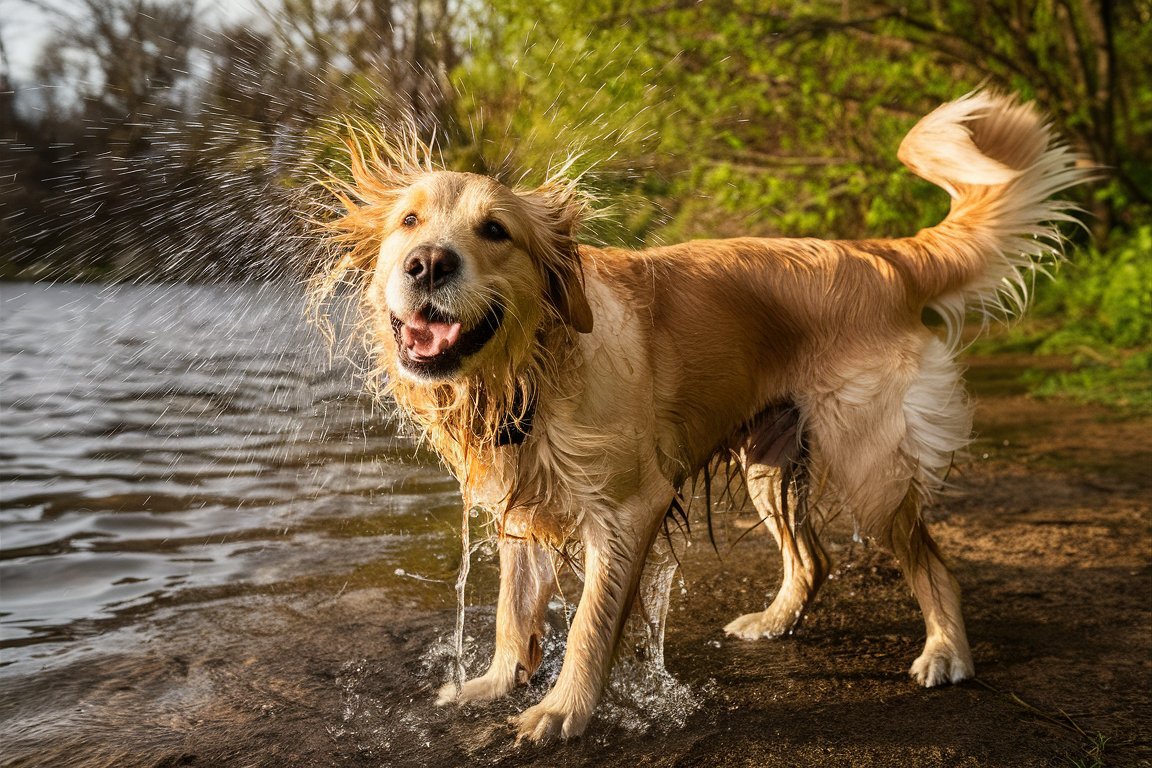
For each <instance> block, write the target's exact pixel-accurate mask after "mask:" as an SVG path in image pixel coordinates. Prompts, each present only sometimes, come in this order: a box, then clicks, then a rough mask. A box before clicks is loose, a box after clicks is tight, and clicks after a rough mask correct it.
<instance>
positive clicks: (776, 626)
mask: <svg viewBox="0 0 1152 768" xmlns="http://www.w3.org/2000/svg"><path fill="white" fill-rule="evenodd" d="M775 605H776V604H775V603H773V604H772V605H771V606H769V607H768V610H766V611H761V612H760V613H748V614H745V615H743V616H741V617H740V618H738V619H735V620H734V621H731V622H729V623H728V625H727V626H725V627H724V631H725V632H726V633H727V634H729V635H732V636H733V637H739V638H740V639H742V640H760V639H763V638H768V639H771V638H776V637H783V636H784V635H786V634H788V633H789V632H790V631H791V630H792V628H793V627H794V626H796V623H797V622H798V621H799V620H800V612H799V611H798V610H793V611H777V610H773V608H774V607H775Z"/></svg>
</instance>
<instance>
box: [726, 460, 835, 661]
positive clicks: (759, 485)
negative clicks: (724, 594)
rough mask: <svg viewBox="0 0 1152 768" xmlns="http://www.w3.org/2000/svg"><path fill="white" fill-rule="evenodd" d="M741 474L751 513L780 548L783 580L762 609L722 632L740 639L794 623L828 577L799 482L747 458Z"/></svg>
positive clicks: (782, 630) (775, 633) (778, 631)
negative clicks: (753, 510)
mask: <svg viewBox="0 0 1152 768" xmlns="http://www.w3.org/2000/svg"><path fill="white" fill-rule="evenodd" d="M744 476H745V479H746V483H747V485H748V495H749V497H751V499H752V503H753V504H755V505H756V511H757V512H758V513H759V514H760V518H761V519H762V520H763V521H764V525H765V526H767V528H768V530H769V531H771V533H772V537H773V538H774V539H776V544H777V545H778V546H779V547H780V556H781V558H782V559H783V561H784V578H783V580H782V581H781V583H780V589H779V591H778V592H777V593H776V597H775V598H774V599H773V600H772V604H771V605H769V606H768V608H767V609H766V610H764V611H761V612H759V613H749V614H746V615H744V616H741V617H740V618H738V619H736V620H734V621H732V622H731V623H729V624H728V625H727V626H726V627H724V631H725V632H727V633H728V634H730V635H735V636H736V637H740V638H743V639H745V640H757V639H759V638H762V637H767V638H773V637H781V636H783V635H785V634H787V633H788V632H790V631H791V630H792V628H793V627H795V626H796V624H797V623H799V621H800V618H801V617H802V616H803V615H804V611H805V610H806V609H807V608H808V606H809V605H810V604H811V603H812V599H813V598H814V597H815V596H816V591H817V590H818V589H819V588H820V585H821V584H823V583H824V580H825V579H826V578H827V577H828V571H829V567H830V564H831V561H830V560H829V558H828V553H827V552H825V550H824V547H823V546H822V545H821V544H820V540H819V539H818V538H817V536H816V531H815V529H814V528H813V521H812V520H811V519H810V516H809V514H808V510H807V508H806V505H805V504H803V503H802V502H801V498H800V497H801V496H802V494H803V490H802V489H800V487H799V485H800V483H802V482H804V481H803V480H799V481H797V482H788V481H787V480H784V479H783V478H782V471H781V469H780V468H778V467H775V466H771V465H768V464H758V463H749V462H747V461H745V463H744ZM786 485H787V486H788V487H786ZM785 494H787V498H785Z"/></svg>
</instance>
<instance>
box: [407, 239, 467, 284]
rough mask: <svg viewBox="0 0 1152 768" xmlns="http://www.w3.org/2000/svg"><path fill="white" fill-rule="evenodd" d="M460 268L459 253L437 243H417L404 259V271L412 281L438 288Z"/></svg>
mask: <svg viewBox="0 0 1152 768" xmlns="http://www.w3.org/2000/svg"><path fill="white" fill-rule="evenodd" d="M459 269H460V255H459V254H457V253H456V252H455V251H453V250H452V249H451V248H444V247H442V246H439V245H418V246H416V247H415V248H413V249H412V252H411V253H409V254H408V258H406V259H404V271H405V272H406V273H407V274H408V279H409V280H411V281H412V282H414V283H419V284H421V285H427V287H428V288H430V289H431V288H439V287H440V286H442V285H444V283H446V282H448V280H449V278H451V277H452V275H454V274H455V273H456V271H457V270H459Z"/></svg>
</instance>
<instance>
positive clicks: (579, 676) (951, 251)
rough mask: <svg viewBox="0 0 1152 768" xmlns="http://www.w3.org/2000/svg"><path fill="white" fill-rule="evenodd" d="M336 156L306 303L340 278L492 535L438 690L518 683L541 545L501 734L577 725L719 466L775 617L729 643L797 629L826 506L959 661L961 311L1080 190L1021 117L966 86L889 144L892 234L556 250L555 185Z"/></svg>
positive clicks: (1013, 268) (988, 291) (402, 401)
mask: <svg viewBox="0 0 1152 768" xmlns="http://www.w3.org/2000/svg"><path fill="white" fill-rule="evenodd" d="M349 148H350V158H351V159H350V162H349V170H350V177H349V178H347V179H344V180H343V181H338V180H336V179H335V178H333V179H330V181H329V183H328V187H329V189H330V190H332V191H333V193H334V194H335V195H336V197H337V199H338V203H339V206H340V211H339V214H338V215H337V216H336V217H334V220H333V221H331V222H329V224H328V227H329V229H330V234H331V237H332V238H333V239H334V241H335V243H336V246H337V248H336V259H335V260H334V262H333V264H332V265H331V266H330V267H329V268H328V269H326V270H325V273H324V274H323V275H322V276H321V277H319V278H318V287H317V291H318V293H319V294H321V295H323V294H325V293H327V292H330V291H331V290H333V289H334V287H335V286H336V285H337V284H339V283H341V282H344V281H346V280H347V279H352V280H353V281H354V282H355V284H356V285H357V289H358V290H359V292H360V300H361V301H360V304H361V306H362V309H363V312H364V315H365V317H366V318H367V325H368V327H369V329H370V331H369V332H370V336H371V343H372V346H373V352H374V356H375V359H376V361H377V363H378V365H379V371H378V373H379V379H380V386H381V388H382V389H383V392H384V394H385V395H387V396H388V397H390V398H392V399H394V400H395V403H396V404H397V406H398V408H399V411H400V413H401V414H402V415H403V416H404V417H405V418H406V419H407V420H408V421H409V422H410V424H411V425H412V426H413V427H414V429H415V430H416V431H417V432H418V434H419V435H420V436H421V437H422V439H424V440H426V441H427V442H428V443H430V444H431V445H432V446H433V447H434V448H435V449H436V450H437V451H438V452H439V454H440V456H441V457H442V458H443V460H444V461H445V463H446V464H447V466H448V468H449V469H450V470H451V471H452V472H453V473H454V475H455V476H456V477H457V478H458V479H459V481H460V485H461V489H462V493H463V496H464V503H465V505H466V508H468V509H474V508H480V509H482V510H485V511H486V512H487V513H489V514H490V515H491V518H492V520H493V524H494V530H495V535H496V536H497V537H498V548H499V557H500V593H499V598H498V604H497V608H496V646H495V652H494V655H493V658H492V663H491V666H490V667H489V668H488V670H487V671H486V672H485V673H484V674H483V675H481V676H480V677H477V678H475V679H473V680H469V681H467V682H466V683H464V684H463V685H462V686H460V687H458V686H456V685H448V686H445V688H444V689H443V690H442V691H441V694H440V698H441V703H446V702H449V701H457V702H482V701H487V700H490V699H494V698H496V697H499V696H502V695H504V694H506V693H508V692H509V691H510V690H512V689H513V688H514V687H515V686H516V685H517V684H519V683H523V682H525V681H527V680H528V679H529V678H530V677H531V676H532V674H533V673H534V672H535V671H536V669H537V667H538V666H539V664H540V662H541V657H542V652H541V643H540V639H541V636H542V633H543V631H544V621H543V619H544V613H545V609H546V606H547V604H548V602H549V599H550V598H551V597H552V596H553V594H554V591H555V590H556V588H557V586H556V578H555V568H554V563H553V554H554V553H555V552H556V551H557V550H558V548H561V547H564V546H566V545H568V544H571V543H573V542H575V543H577V544H578V545H579V547H578V549H577V551H579V552H582V557H583V560H582V571H583V577H584V583H583V587H582V590H583V591H582V594H581V596H580V599H579V606H578V609H577V611H576V614H575V617H574V619H573V620H572V622H571V628H570V631H569V636H568V639H567V645H566V649H565V652H564V660H563V665H562V668H561V670H560V673H559V676H558V678H557V679H556V682H555V685H554V686H553V687H552V689H551V690H550V691H549V692H548V693H547V694H546V695H545V696H544V697H543V699H542V700H541V701H540V702H539V703H538V704H536V705H535V706H532V707H530V708H528V709H527V710H525V711H524V712H523V713H521V714H520V715H519V716H518V718H516V720H515V727H516V730H517V733H518V738H520V739H527V740H530V741H534V742H540V741H546V740H549V739H553V738H556V737H565V738H566V737H572V736H576V735H578V734H580V733H582V732H583V731H584V730H585V728H586V726H587V725H588V721H589V719H590V717H591V716H592V712H593V710H594V708H595V707H596V704H597V701H598V699H599V698H600V696H601V691H602V689H603V687H604V685H605V682H606V680H607V678H608V674H609V671H610V667H611V664H612V661H613V654H614V652H615V651H616V647H617V645H618V644H619V640H620V637H621V633H622V629H623V627H624V624H625V621H626V619H627V617H628V614H629V611H630V610H631V607H632V603H633V601H634V598H635V596H636V594H637V589H638V584H639V582H640V579H641V573H642V571H643V569H644V565H645V561H646V558H647V556H648V553H649V550H650V548H651V547H652V545H653V542H654V540H655V539H656V537H657V535H658V532H659V531H660V529H661V524H662V521H664V519H665V515H666V513H668V511H669V509H670V508H671V507H672V506H673V505H675V504H676V503H677V499H678V494H679V493H680V491H681V489H682V488H683V487H684V486H685V483H686V482H688V481H690V480H692V479H693V478H695V477H696V476H697V475H698V473H700V472H701V471H702V470H705V469H706V468H707V467H708V466H709V465H710V462H712V461H713V460H714V459H715V458H716V457H718V456H723V457H729V458H733V459H735V460H736V461H737V462H738V463H739V466H740V468H741V469H742V470H743V475H744V477H745V478H746V484H747V488H748V495H749V497H750V498H751V499H752V501H753V503H754V504H755V506H756V509H757V511H758V512H759V514H760V515H761V517H762V518H763V521H764V523H765V525H766V526H767V528H768V529H769V531H771V533H772V535H773V536H774V537H775V539H776V541H777V543H778V544H779V546H780V552H781V555H782V557H783V563H784V573H783V583H782V584H781V586H780V589H779V591H778V593H777V595H776V597H775V599H774V600H773V602H772V603H771V605H770V606H769V607H768V608H767V610H764V611H760V612H755V613H749V614H747V615H745V616H740V617H739V618H736V619H735V620H733V621H732V622H731V623H730V624H728V625H727V626H726V627H724V630H725V631H726V632H727V633H728V634H730V635H733V636H735V637H737V638H743V639H745V640H759V639H764V638H774V637H779V636H781V635H784V634H785V633H786V632H787V631H788V630H789V629H790V628H791V627H792V626H793V625H794V624H795V623H796V622H797V620H798V617H800V616H801V615H802V614H803V612H804V610H805V609H806V607H807V606H808V605H809V604H810V603H811V602H812V599H813V597H814V596H815V594H816V591H817V589H818V588H819V587H820V585H821V582H822V581H823V580H824V579H825V577H826V576H827V575H828V572H829V557H828V555H827V553H826V552H825V550H824V548H823V547H822V546H821V543H820V541H819V540H818V538H817V529H816V526H815V525H814V518H815V517H816V516H817V515H819V514H821V513H824V514H827V513H828V512H830V511H837V512H839V511H841V510H844V511H846V512H848V513H850V514H851V515H852V516H853V518H854V519H855V521H856V523H857V525H858V526H859V528H860V530H861V531H862V532H863V533H865V534H866V535H867V536H869V537H871V538H872V539H874V540H875V541H876V542H878V543H879V544H880V545H882V546H884V547H886V548H888V549H890V550H891V551H892V553H893V554H894V555H895V557H896V558H897V559H898V560H899V563H900V566H901V568H902V570H903V572H904V574H905V576H906V577H907V580H908V583H909V585H910V587H911V589H912V591H913V593H914V594H915V596H916V598H917V600H918V602H919V605H920V608H921V610H922V612H923V615H924V622H925V626H926V632H927V640H926V642H925V645H924V651H923V653H922V654H921V655H920V656H919V658H917V659H916V660H915V661H913V662H912V666H911V670H910V672H911V675H912V677H913V678H915V680H916V681H917V682H919V683H920V684H922V685H924V686H935V685H940V684H943V683H955V682H958V681H961V680H964V679H966V678H969V677H971V676H972V675H973V674H974V668H973V663H972V654H971V652H970V651H969V647H968V640H967V637H966V635H965V630H964V620H963V618H962V616H961V610H960V591H959V588H958V586H957V584H956V581H955V580H954V579H953V577H952V576H951V575H950V574H949V572H948V570H947V568H946V567H945V564H944V562H943V560H942V559H941V555H940V553H939V550H938V549H937V547H936V545H935V544H934V543H933V540H932V539H931V537H930V536H929V534H928V530H927V528H926V526H925V523H924V519H923V517H922V515H921V509H922V507H923V506H924V504H925V502H926V501H928V500H929V499H930V498H931V496H932V494H933V493H934V492H935V491H937V490H939V489H940V487H941V485H942V483H943V476H944V474H945V472H946V470H947V469H948V467H949V465H950V464H951V462H952V458H953V454H954V453H955V452H957V451H959V450H961V449H962V448H964V447H965V445H966V444H967V442H968V441H969V434H970V430H971V407H970V405H969V402H968V399H967V397H966V395H965V390H964V385H963V382H962V379H961V374H962V370H961V367H960V366H959V365H958V364H957V362H956V361H955V357H956V353H957V347H958V334H959V331H960V328H961V325H962V324H963V321H964V316H965V313H966V312H967V311H968V310H970V309H976V310H980V311H982V312H984V313H985V314H986V315H987V314H1006V315H1012V314H1015V313H1017V312H1018V311H1019V310H1021V309H1022V308H1023V305H1024V303H1025V301H1026V299H1027V286H1028V279H1029V278H1030V277H1031V273H1032V272H1033V271H1034V270H1036V269H1037V267H1039V266H1042V265H1043V264H1044V263H1046V262H1049V261H1051V260H1052V259H1053V258H1055V257H1058V255H1059V252H1060V250H1061V247H1062V238H1061V235H1060V233H1059V231H1058V229H1057V223H1058V222H1061V221H1067V220H1070V218H1071V217H1070V215H1069V214H1070V209H1072V207H1073V206H1071V205H1070V204H1068V203H1066V202H1061V201H1059V200H1052V199H1051V197H1052V195H1054V194H1055V193H1057V192H1060V191H1061V190H1064V189H1066V188H1068V187H1070V186H1072V185H1074V184H1077V183H1079V182H1080V181H1083V180H1084V179H1085V175H1086V171H1084V170H1083V169H1081V168H1078V167H1077V162H1076V157H1075V155H1074V154H1073V153H1072V152H1071V151H1070V150H1069V149H1068V148H1067V147H1065V146H1063V145H1061V144H1059V143H1058V142H1057V141H1056V140H1055V139H1054V137H1053V135H1052V132H1051V129H1050V127H1049V126H1048V124H1047V123H1045V122H1044V120H1043V118H1042V117H1041V116H1040V115H1039V114H1038V113H1037V111H1036V110H1035V109H1034V108H1033V107H1032V106H1030V105H1026V104H1022V103H1020V102H1018V101H1017V100H1015V99H1014V98H1011V97H1008V96H1004V95H999V94H995V93H991V92H988V91H978V92H975V93H972V94H969V95H967V96H965V97H963V98H960V99H958V100H956V101H953V102H951V103H948V104H945V105H943V106H941V107H940V108H938V109H937V110H935V111H934V112H932V113H931V114H929V115H928V116H927V117H925V118H924V119H923V120H921V121H920V122H919V123H918V124H917V125H916V126H915V127H914V128H912V130H911V132H910V133H909V134H908V136H907V137H906V138H905V139H904V141H903V143H902V144H901V146H900V150H899V157H900V159H901V160H902V161H903V162H904V163H905V164H906V165H907V166H908V167H909V168H910V169H911V170H912V171H913V172H915V173H916V174H918V175H920V176H921V177H923V178H925V179H927V180H928V181H931V182H933V183H935V184H937V185H939V186H940V187H943V188H944V189H945V190H946V191H947V192H948V193H949V194H950V195H951V198H952V205H951V210H950V212H949V214H948V216H947V217H946V218H945V219H944V220H943V221H942V222H941V223H939V224H938V225H936V226H934V227H931V228H929V229H924V230H922V231H920V232H919V233H917V234H916V235H914V236H912V237H905V238H900V239H890V240H879V239H877V240H860V241H852V242H848V241H824V240H818V239H758V238H738V239H731V240H697V241H692V242H687V243H682V244H679V245H671V246H666V247H658V248H650V249H647V250H641V251H629V250H622V249H615V248H594V247H589V246H585V245H580V244H578V242H577V240H576V229H577V226H578V224H579V222H580V220H581V217H582V215H584V213H585V209H586V206H585V204H584V202H583V198H582V197H581V195H580V193H579V191H578V189H577V187H576V185H575V183H573V182H570V181H564V180H562V175H561V177H554V178H553V179H552V180H551V181H549V182H547V183H545V184H544V185H543V186H541V187H539V188H535V189H513V188H510V187H508V186H505V185H504V184H501V183H499V182H497V181H495V180H493V179H491V178H488V177H484V176H478V175H474V174H469V173H456V172H448V171H440V170H436V169H435V168H434V167H433V164H432V163H431V161H430V160H429V159H428V158H429V156H430V153H429V151H428V150H427V148H424V147H422V146H421V145H419V144H418V143H413V144H412V145H411V146H408V147H396V146H394V145H390V144H388V143H387V142H381V141H379V140H376V141H370V140H364V139H353V140H350V142H349ZM925 308H931V309H933V310H935V311H936V312H937V313H938V314H940V315H941V316H943V317H944V318H945V320H946V328H947V331H948V332H947V334H946V336H947V337H946V338H944V339H941V338H938V337H937V335H936V334H935V333H933V332H932V331H931V330H929V329H928V328H927V327H925V325H924V323H923V322H922V320H921V316H922V314H923V313H924V310H925Z"/></svg>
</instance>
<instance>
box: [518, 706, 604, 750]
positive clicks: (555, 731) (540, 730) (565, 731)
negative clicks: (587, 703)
mask: <svg viewBox="0 0 1152 768" xmlns="http://www.w3.org/2000/svg"><path fill="white" fill-rule="evenodd" d="M589 719H590V716H589V715H578V714H576V713H574V712H571V711H569V710H566V709H564V708H562V707H557V706H554V705H551V704H549V703H548V700H547V698H545V700H544V701H541V702H540V703H539V704H537V705H536V706H534V707H529V708H528V709H526V710H524V711H523V712H521V713H520V714H519V715H517V716H516V717H513V718H512V725H513V726H515V728H516V743H517V744H519V743H520V742H521V741H530V742H532V743H534V744H545V743H547V742H549V741H553V740H555V739H557V738H563V739H570V738H573V737H574V736H579V735H580V734H582V733H584V729H585V728H587V727H588V720H589Z"/></svg>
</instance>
